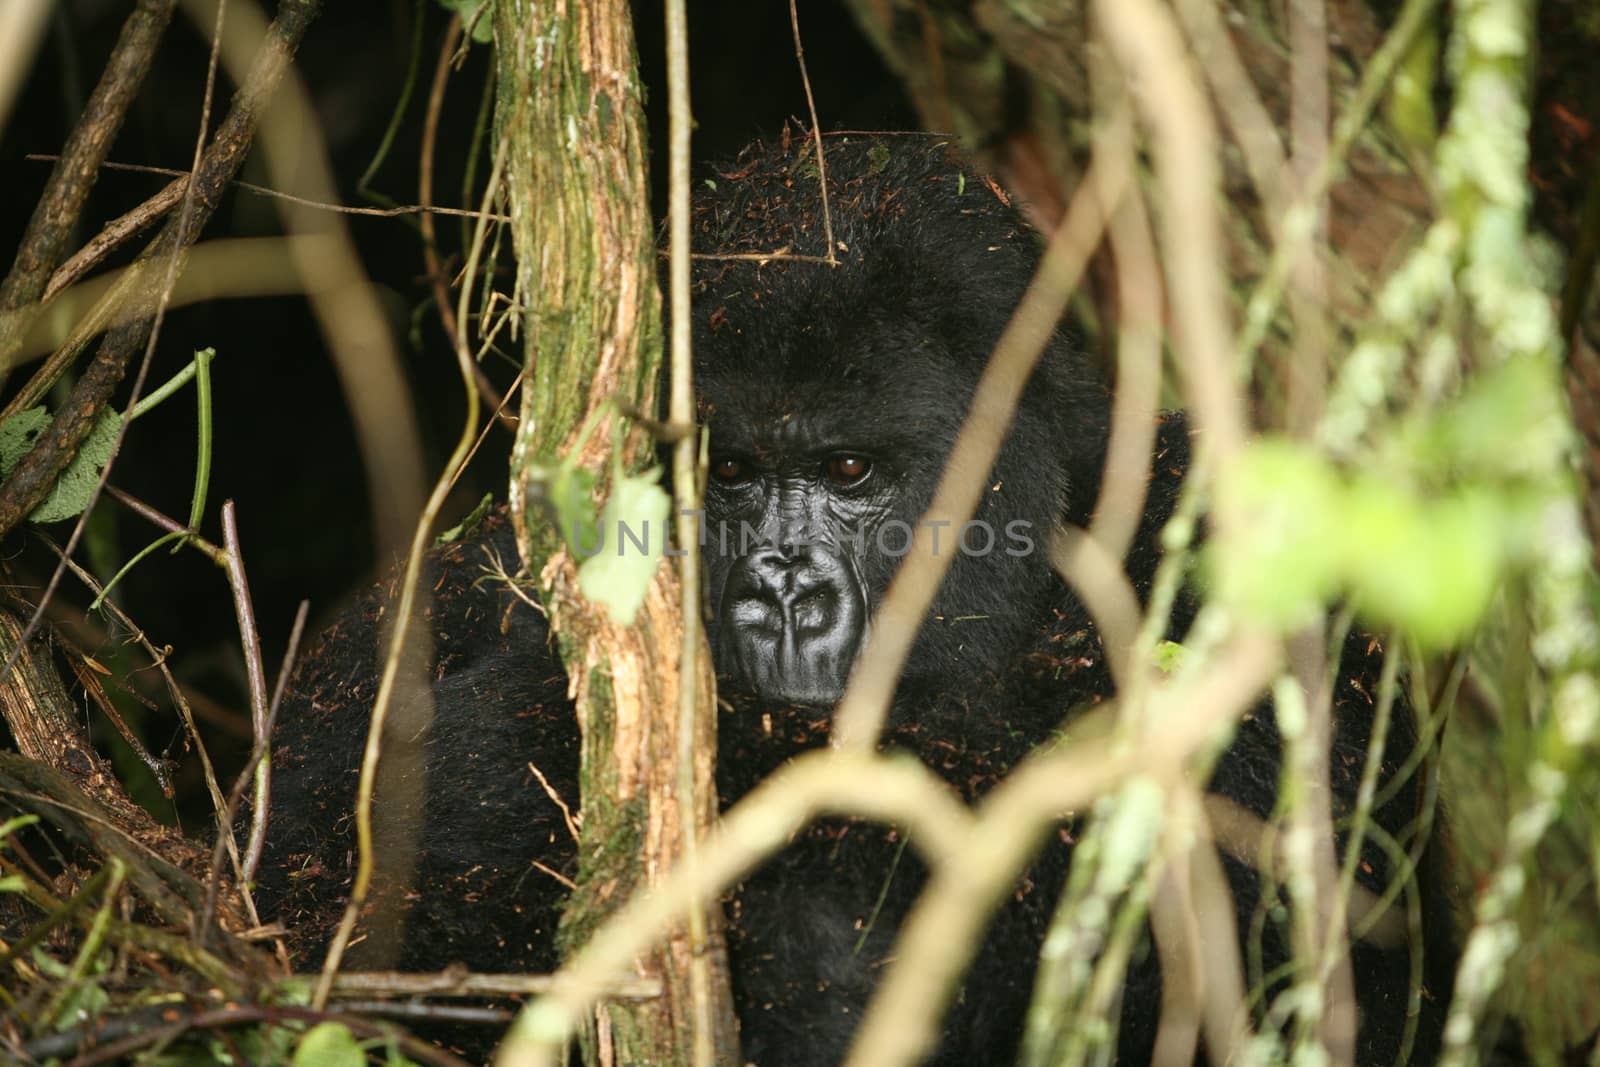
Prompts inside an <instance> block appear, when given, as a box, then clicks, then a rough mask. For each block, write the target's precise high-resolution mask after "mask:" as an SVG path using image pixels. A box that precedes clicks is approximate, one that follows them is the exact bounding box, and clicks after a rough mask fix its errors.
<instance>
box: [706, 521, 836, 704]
mask: <svg viewBox="0 0 1600 1067" xmlns="http://www.w3.org/2000/svg"><path fill="white" fill-rule="evenodd" d="M718 615H719V623H720V626H719V627H718V629H719V634H718V644H719V645H721V646H723V647H722V648H719V650H718V651H719V652H720V653H722V654H723V656H724V657H725V659H724V662H725V663H727V665H728V666H730V667H733V668H734V673H737V674H739V675H742V676H743V677H744V679H745V680H746V681H747V682H748V683H749V684H750V685H751V687H752V688H753V689H755V691H756V692H757V693H759V694H761V695H762V696H767V697H772V698H775V699H781V700H789V701H795V702H798V703H806V704H828V703H832V702H833V701H836V700H837V699H838V698H839V696H840V695H841V694H842V693H843V692H844V683H845V679H846V678H847V677H848V675H849V671H850V667H851V665H852V664H853V663H854V661H855V656H856V651H857V646H858V645H859V644H860V642H861V635H862V633H863V632H864V630H865V625H866V595H865V591H864V590H862V589H860V588H859V583H857V582H856V581H855V580H854V577H853V572H852V571H851V569H850V568H849V567H847V566H845V565H844V563H843V561H842V560H839V559H838V558H836V557H834V556H833V555H831V554H830V553H827V552H823V551H813V550H811V549H810V548H808V547H805V546H774V547H768V548H762V549H758V550H756V551H754V552H752V553H751V554H750V555H749V556H748V557H746V558H745V559H744V560H743V561H742V562H741V564H740V565H739V566H738V567H736V568H734V571H733V572H732V573H731V574H730V575H729V577H728V584H727V586H726V587H725V589H724V591H723V597H722V605H721V610H720V611H719V612H718ZM729 660H731V661H732V662H728V661H729Z"/></svg>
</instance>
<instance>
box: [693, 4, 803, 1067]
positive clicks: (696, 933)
mask: <svg viewBox="0 0 1600 1067" xmlns="http://www.w3.org/2000/svg"><path fill="white" fill-rule="evenodd" d="M789 17H790V19H791V21H792V24H793V25H794V29H795V51H796V53H797V54H799V51H800V36H799V35H800V24H799V22H798V21H793V20H795V19H796V16H795V14H794V3H793V0H790V4H789ZM666 31H667V110H668V144H669V150H668V160H667V195H668V201H669V203H670V205H671V206H670V210H669V212H668V216H667V217H668V244H669V247H670V250H671V254H672V255H671V260H670V262H669V264H668V267H669V271H668V284H667V297H668V300H669V304H670V308H671V315H670V316H669V318H670V320H671V334H670V336H669V338H668V341H669V344H670V347H671V352H670V353H669V355H670V359H671V370H672V395H671V398H670V401H669V403H670V413H669V416H668V417H669V418H670V419H671V421H672V422H674V423H676V424H678V425H692V424H693V422H694V417H695V408H694V361H693V354H692V352H691V347H690V346H691V330H690V324H691V321H692V318H691V311H690V292H689V286H690V267H691V262H690V259H689V247H690V221H691V219H690V212H691V210H692V208H691V205H690V201H689V166H690V162H691V160H690V157H689V143H690V132H691V131H692V130H693V128H694V115H693V113H692V112H691V110H690V105H689V29H688V15H687V13H686V11H685V0H667V5H666ZM800 72H801V75H802V77H803V76H804V75H805V64H804V61H803V59H802V62H801V67H800ZM810 95H811V83H810V81H809V80H808V81H807V82H806V96H807V98H808V99H809V98H810ZM815 115H816V112H815V110H814V109H813V111H812V116H813V118H812V130H813V132H815V129H816V118H815ZM817 176H818V181H819V182H820V183H821V185H822V212H823V216H822V217H823V223H824V225H825V226H826V227H827V228H828V230H827V232H828V257H829V258H830V259H831V258H832V257H833V230H832V222H831V221H830V219H829V216H828V177H827V171H825V170H824V169H823V162H822V142H821V141H820V140H818V141H817ZM699 456H700V437H699V435H698V434H685V435H683V436H682V437H680V438H679V439H678V440H677V441H676V442H675V443H674V444H673V446H672V482H673V494H674V496H675V497H676V498H677V499H676V501H675V505H676V510H677V515H676V519H677V538H678V545H679V551H680V553H681V555H680V556H679V558H678V594H679V602H678V608H679V614H680V616H681V626H682V643H681V645H680V646H679V649H678V708H677V712H678V727H677V734H678V752H677V758H678V768H677V769H678V782H677V786H678V788H677V801H678V828H679V847H680V849H681V859H680V861H679V862H680V866H682V867H683V868H684V869H685V870H687V871H690V872H691V877H692V876H693V872H696V871H697V870H698V869H699V866H700V842H699V837H700V834H701V832H702V829H703V827H704V824H705V823H706V821H707V817H706V815H705V813H704V812H703V811H702V807H703V805H704V802H705V801H706V800H707V799H708V798H706V797H704V796H702V795H701V793H700V790H698V789H697V788H696V782H697V777H698V776H697V775H696V773H695V770H696V765H697V757H699V756H701V753H699V752H697V744H705V743H707V742H709V744H710V745H711V746H712V748H713V751H712V752H711V753H707V754H705V755H708V756H710V757H711V758H713V759H714V758H715V752H714V748H715V744H716V733H715V730H716V716H715V713H714V712H713V713H712V715H711V717H710V723H709V727H707V728H704V729H702V728H700V722H701V719H700V707H699V702H698V701H699V697H700V695H701V694H700V688H701V684H702V680H703V679H706V678H707V677H708V676H709V674H710V671H709V670H708V669H707V667H708V665H707V663H706V660H705V657H704V654H703V653H702V650H701V647H700V641H701V633H702V628H701V624H700V615H701V607H700V598H701V596H702V592H701V588H700V536H699V531H698V529H697V522H696V516H697V514H698V513H699V510H700V507H701V492H700V487H701V480H702V478H703V471H702V468H701V466H700V462H699ZM707 695H708V697H709V698H710V700H711V702H712V703H711V706H712V707H713V708H714V707H715V699H716V697H715V683H712V688H711V692H710V693H709V694H707ZM702 734H705V735H709V736H707V737H705V738H704V739H702V737H701V735H702ZM687 920H688V921H687V927H688V934H689V950H690V958H689V998H690V1008H691V1011H692V1012H693V1015H694V1022H693V1027H692V1031H691V1035H690V1039H691V1042H692V1055H693V1057H694V1060H693V1062H694V1064H695V1067H712V1065H713V1064H714V1063H715V1062H716V1060H717V1053H718V1051H719V1050H718V1049H717V1048H716V1045H715V1038H716V1036H717V1033H718V1029H719V1028H718V1027H717V1025H716V1021H715V1020H716V1018H717V1003H716V1001H717V995H718V993H719V990H718V989H716V988H715V987H714V986H713V984H712V969H711V953H710V951H709V949H710V941H711V932H710V926H709V923H708V922H707V921H706V911H705V908H704V907H703V906H702V905H699V904H695V905H693V906H691V907H690V908H689V909H688V915H687ZM720 992H721V994H722V996H723V998H724V999H726V997H727V986H726V984H725V983H724V985H723V987H722V989H721V990H720ZM720 1051H722V1052H723V1054H724V1056H725V1057H726V1058H727V1059H728V1060H730V1061H731V1060H732V1058H733V1055H734V1051H733V1050H732V1049H724V1050H720Z"/></svg>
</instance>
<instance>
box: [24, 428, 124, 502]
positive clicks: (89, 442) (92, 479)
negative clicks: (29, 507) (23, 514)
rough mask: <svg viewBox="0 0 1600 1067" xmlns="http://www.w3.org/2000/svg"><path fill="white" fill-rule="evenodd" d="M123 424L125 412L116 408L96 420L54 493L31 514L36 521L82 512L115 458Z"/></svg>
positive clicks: (57, 481)
mask: <svg viewBox="0 0 1600 1067" xmlns="http://www.w3.org/2000/svg"><path fill="white" fill-rule="evenodd" d="M121 428H122V416H121V415H118V414H117V413H116V412H114V411H109V410H107V411H103V412H101V414H100V418H99V419H97V420H95V424H94V429H92V430H90V431H89V436H88V437H86V438H84V439H83V444H81V445H79V446H78V454H77V455H75V456H73V457H72V462H71V463H68V464H67V466H66V469H65V470H63V471H62V472H61V477H59V478H57V479H56V484H55V485H54V486H53V487H52V488H51V489H50V495H49V496H47V497H45V498H44V502H43V503H41V504H40V505H39V506H38V507H36V508H34V509H33V511H32V512H31V513H30V514H29V515H28V518H29V519H31V520H32V521H34V522H60V521H61V520H62V519H70V518H72V517H73V516H75V515H81V514H82V513H83V510H84V509H85V508H87V507H88V506H89V498H90V497H92V496H93V495H94V490H95V487H96V486H97V485H99V484H100V472H101V471H103V470H105V469H106V464H107V463H109V462H111V450H112V449H113V448H115V447H116V444H117V432H118V431H119V430H120V429H121Z"/></svg>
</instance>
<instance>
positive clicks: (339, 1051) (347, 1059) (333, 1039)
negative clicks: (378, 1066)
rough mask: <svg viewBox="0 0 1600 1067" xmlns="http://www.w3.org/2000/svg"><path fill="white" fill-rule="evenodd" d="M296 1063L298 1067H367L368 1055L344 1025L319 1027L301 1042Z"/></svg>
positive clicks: (295, 1059) (296, 1053) (312, 1030)
mask: <svg viewBox="0 0 1600 1067" xmlns="http://www.w3.org/2000/svg"><path fill="white" fill-rule="evenodd" d="M292 1062H293V1063H294V1067H366V1062H367V1054H366V1053H365V1052H363V1051H362V1050H361V1045H360V1043H359V1042H357V1041H356V1038H355V1035H354V1034H352V1033H351V1032H350V1028H349V1027H347V1026H345V1025H344V1024H343V1023H318V1024H317V1025H316V1026H313V1027H312V1028H311V1029H309V1030H307V1031H306V1036H305V1037H302V1038H301V1039H300V1044H299V1045H298V1046H297V1047H296V1048H295V1050H294V1060H293V1061H292Z"/></svg>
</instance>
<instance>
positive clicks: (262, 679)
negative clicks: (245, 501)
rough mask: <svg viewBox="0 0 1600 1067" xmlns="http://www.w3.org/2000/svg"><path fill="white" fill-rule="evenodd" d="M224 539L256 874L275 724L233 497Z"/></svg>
mask: <svg viewBox="0 0 1600 1067" xmlns="http://www.w3.org/2000/svg"><path fill="white" fill-rule="evenodd" d="M222 543H223V545H224V546H225V547H226V551H227V571H228V589H229V591H230V592H232V594H233V614H234V618H235V619H236V620H237V621H238V623H239V643H240V646H241V648H242V649H243V650H244V670H245V677H246V678H247V679H248V681H249V684H250V721H251V724H252V725H253V726H254V727H255V735H256V736H255V747H256V748H258V749H260V750H261V756H260V758H259V759H257V760H256V761H255V765H256V767H255V778H256V802H255V805H254V807H253V808H252V809H251V812H250V840H249V843H248V844H247V845H246V846H245V850H244V878H245V881H249V880H250V879H251V878H253V877H255V872H256V867H257V865H259V864H260V863H261V850H262V849H263V848H265V847H266V843H267V808H268V806H269V805H270V803H271V800H272V757H271V754H270V736H271V724H270V723H269V722H268V721H267V678H266V672H265V671H264V670H263V669H262V667H261V633H260V631H258V630H257V629H256V611H255V606H254V605H253V604H252V603H251V600H250V581H249V579H248V578H246V577H245V573H244V552H243V550H242V549H240V547H239V522H238V518H237V516H236V514H235V512H234V506H233V501H231V500H226V501H223V504H222Z"/></svg>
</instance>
